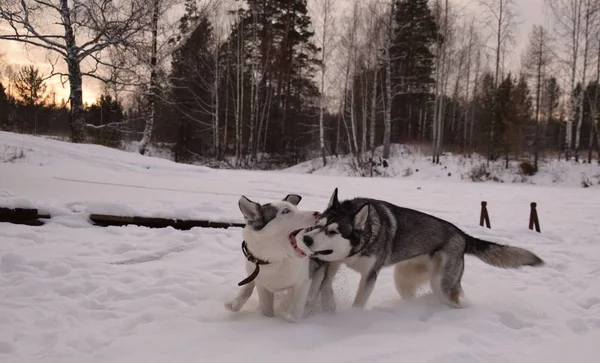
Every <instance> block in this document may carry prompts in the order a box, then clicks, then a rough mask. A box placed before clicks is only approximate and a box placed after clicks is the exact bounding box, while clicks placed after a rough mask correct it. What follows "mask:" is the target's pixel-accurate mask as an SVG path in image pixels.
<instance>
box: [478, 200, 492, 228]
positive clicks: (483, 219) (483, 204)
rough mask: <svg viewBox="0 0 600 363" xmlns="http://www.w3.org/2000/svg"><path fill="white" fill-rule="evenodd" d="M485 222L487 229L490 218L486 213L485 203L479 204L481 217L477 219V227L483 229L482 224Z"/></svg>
mask: <svg viewBox="0 0 600 363" xmlns="http://www.w3.org/2000/svg"><path fill="white" fill-rule="evenodd" d="M484 221H485V226H486V227H487V228H490V229H491V228H492V227H490V216H489V214H488V211H487V202H481V216H480V217H479V225H480V226H482V227H483V222H484Z"/></svg>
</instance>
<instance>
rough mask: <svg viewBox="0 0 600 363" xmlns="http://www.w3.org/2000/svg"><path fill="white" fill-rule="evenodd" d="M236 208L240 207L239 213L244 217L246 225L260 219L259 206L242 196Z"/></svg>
mask: <svg viewBox="0 0 600 363" xmlns="http://www.w3.org/2000/svg"><path fill="white" fill-rule="evenodd" d="M238 206H239V207H240V211H242V214H243V215H244V219H245V220H246V222H247V223H248V224H253V223H254V222H255V221H257V220H258V219H260V218H261V215H262V213H261V209H260V204H258V203H255V202H253V201H251V200H250V199H248V198H246V197H245V196H243V195H242V197H241V198H240V200H239V201H238Z"/></svg>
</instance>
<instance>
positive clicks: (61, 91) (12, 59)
mask: <svg viewBox="0 0 600 363" xmlns="http://www.w3.org/2000/svg"><path fill="white" fill-rule="evenodd" d="M311 1H314V0H309V2H311ZM450 1H451V2H454V3H455V4H456V5H457V6H459V7H464V11H466V12H472V13H473V14H475V15H476V18H479V17H478V14H479V13H480V12H481V9H480V8H479V5H478V2H479V0H450ZM513 1H514V3H515V8H516V10H517V12H518V14H519V16H518V21H519V26H518V29H517V31H516V34H515V41H516V43H515V47H514V51H513V52H511V54H510V56H509V59H507V63H508V66H509V68H511V69H518V68H519V66H520V58H521V54H522V51H523V49H524V47H525V46H526V44H527V38H528V35H529V32H530V29H531V27H532V25H534V24H541V23H542V22H543V21H544V11H545V10H544V8H545V7H544V0H513ZM344 3H349V1H347V0H338V4H339V8H343V7H344V6H343V5H344ZM0 54H3V55H4V59H3V61H4V63H5V64H6V63H7V64H9V65H10V66H12V67H13V68H15V69H18V68H19V67H21V66H25V65H29V64H35V65H37V66H38V67H39V68H40V70H41V72H42V73H43V74H49V73H50V71H51V66H50V64H49V62H48V60H47V56H48V52H46V51H44V50H39V49H35V48H33V47H32V46H23V45H22V44H20V43H16V42H8V41H0ZM59 66H63V67H64V62H62V60H60V61H59ZM0 72H2V70H1V69H0ZM2 76H3V77H6V72H5V71H4V72H2ZM2 81H3V83H6V79H5V78H4V79H2ZM47 86H48V92H49V93H50V92H55V94H56V102H58V103H60V102H61V100H62V99H64V100H65V101H66V100H68V95H69V90H68V84H65V85H64V86H63V85H62V84H61V81H60V79H59V78H58V77H55V78H52V79H50V80H48V81H47ZM101 92H102V85H101V84H100V83H99V82H98V81H96V80H91V79H86V80H84V91H83V99H84V102H87V103H89V104H91V103H93V102H94V101H95V99H96V98H97V97H98V96H99V94H100V93H101Z"/></svg>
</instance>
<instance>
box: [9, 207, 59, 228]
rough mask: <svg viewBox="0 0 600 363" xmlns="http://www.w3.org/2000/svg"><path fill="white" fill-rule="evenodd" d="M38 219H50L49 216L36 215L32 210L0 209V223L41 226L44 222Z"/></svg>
mask: <svg viewBox="0 0 600 363" xmlns="http://www.w3.org/2000/svg"><path fill="white" fill-rule="evenodd" d="M39 218H50V216H49V215H46V214H42V215H40V214H39V213H38V210H37V209H34V208H5V207H0V222H8V223H13V224H24V225H28V226H42V225H44V222H42V221H40V220H39Z"/></svg>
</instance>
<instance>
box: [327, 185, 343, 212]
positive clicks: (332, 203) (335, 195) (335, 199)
mask: <svg viewBox="0 0 600 363" xmlns="http://www.w3.org/2000/svg"><path fill="white" fill-rule="evenodd" d="M339 205H340V201H339V200H338V189H337V188H335V190H334V191H333V194H332V195H331V198H329V204H328V205H327V208H331V207H334V208H337V207H339Z"/></svg>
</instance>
